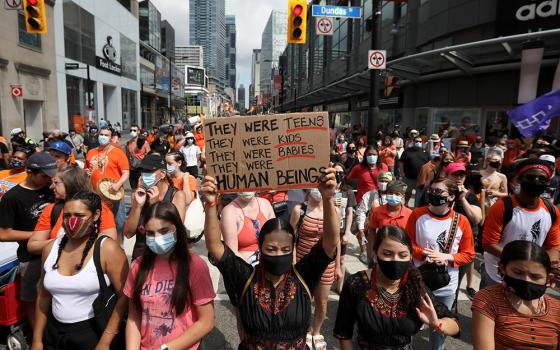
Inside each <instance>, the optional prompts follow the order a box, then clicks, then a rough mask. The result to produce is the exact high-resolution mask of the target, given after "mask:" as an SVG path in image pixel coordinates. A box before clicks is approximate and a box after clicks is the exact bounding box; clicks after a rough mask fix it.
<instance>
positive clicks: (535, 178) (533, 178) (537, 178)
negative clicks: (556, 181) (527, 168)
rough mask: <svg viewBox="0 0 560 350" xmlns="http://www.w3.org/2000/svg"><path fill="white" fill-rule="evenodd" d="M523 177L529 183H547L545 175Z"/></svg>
mask: <svg viewBox="0 0 560 350" xmlns="http://www.w3.org/2000/svg"><path fill="white" fill-rule="evenodd" d="M524 177H525V179H526V180H529V181H531V182H540V183H547V182H548V176H545V175H533V174H525V175H524Z"/></svg>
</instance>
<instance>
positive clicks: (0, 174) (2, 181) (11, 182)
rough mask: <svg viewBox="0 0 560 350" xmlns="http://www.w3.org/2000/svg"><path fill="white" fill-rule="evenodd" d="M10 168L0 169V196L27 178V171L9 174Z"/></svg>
mask: <svg viewBox="0 0 560 350" xmlns="http://www.w3.org/2000/svg"><path fill="white" fill-rule="evenodd" d="M11 172H12V171H11V170H1V171H0V198H2V196H3V195H5V194H6V192H8V191H9V190H11V189H12V188H14V187H16V186H17V185H19V184H20V183H22V182H24V181H25V179H27V173H26V172H25V171H21V172H19V173H15V174H11Z"/></svg>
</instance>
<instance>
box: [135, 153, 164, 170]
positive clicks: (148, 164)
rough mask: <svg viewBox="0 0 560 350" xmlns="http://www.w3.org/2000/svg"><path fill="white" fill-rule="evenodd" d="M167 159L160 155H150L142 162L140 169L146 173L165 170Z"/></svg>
mask: <svg viewBox="0 0 560 350" xmlns="http://www.w3.org/2000/svg"><path fill="white" fill-rule="evenodd" d="M165 167H166V165H165V159H164V158H163V157H162V156H160V155H159V154H148V155H147V156H145V157H144V159H142V162H140V167H139V168H140V169H141V170H146V171H156V170H159V169H165Z"/></svg>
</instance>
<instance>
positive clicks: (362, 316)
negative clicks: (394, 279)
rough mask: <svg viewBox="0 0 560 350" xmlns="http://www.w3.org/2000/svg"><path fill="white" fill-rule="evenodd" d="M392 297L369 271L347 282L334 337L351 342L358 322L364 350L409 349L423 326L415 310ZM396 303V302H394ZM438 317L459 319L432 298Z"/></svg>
mask: <svg viewBox="0 0 560 350" xmlns="http://www.w3.org/2000/svg"><path fill="white" fill-rule="evenodd" d="M390 298H391V296H387V293H383V292H382V291H380V290H379V289H378V288H377V286H375V283H374V284H373V285H372V283H371V280H370V278H369V276H368V274H367V272H366V271H360V272H357V273H355V274H353V275H352V276H350V277H349V278H348V280H347V281H346V282H345V283H344V287H343V289H342V293H341V295H340V301H339V303H338V312H337V315H336V322H335V326H334V336H335V337H336V338H338V339H346V340H351V339H352V336H353V332H354V324H355V323H356V322H357V323H358V342H359V344H360V345H361V347H362V349H375V348H376V347H379V346H384V347H398V348H404V349H406V348H407V346H409V345H410V343H411V341H412V336H414V335H415V334H416V333H418V331H420V328H421V327H422V321H420V319H419V318H418V316H417V315H416V312H415V311H414V310H403V309H402V308H401V306H400V304H399V303H398V302H396V303H392V302H391V300H388V299H390ZM393 301H394V300H393ZM432 302H433V304H434V307H435V309H436V313H437V315H438V317H439V318H443V317H450V318H454V319H457V316H456V315H455V314H454V313H452V312H451V311H449V310H448V309H447V307H445V305H443V304H441V303H439V302H438V301H437V300H435V299H434V298H433V297H432Z"/></svg>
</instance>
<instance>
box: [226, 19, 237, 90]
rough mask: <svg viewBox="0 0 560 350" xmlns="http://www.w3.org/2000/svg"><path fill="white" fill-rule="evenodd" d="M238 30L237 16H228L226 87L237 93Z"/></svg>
mask: <svg viewBox="0 0 560 350" xmlns="http://www.w3.org/2000/svg"><path fill="white" fill-rule="evenodd" d="M236 40H237V29H236V26H235V16H226V86H229V87H231V88H233V90H234V91H235V88H236V85H237V84H236V80H237V49H236V44H235V42H236Z"/></svg>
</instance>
